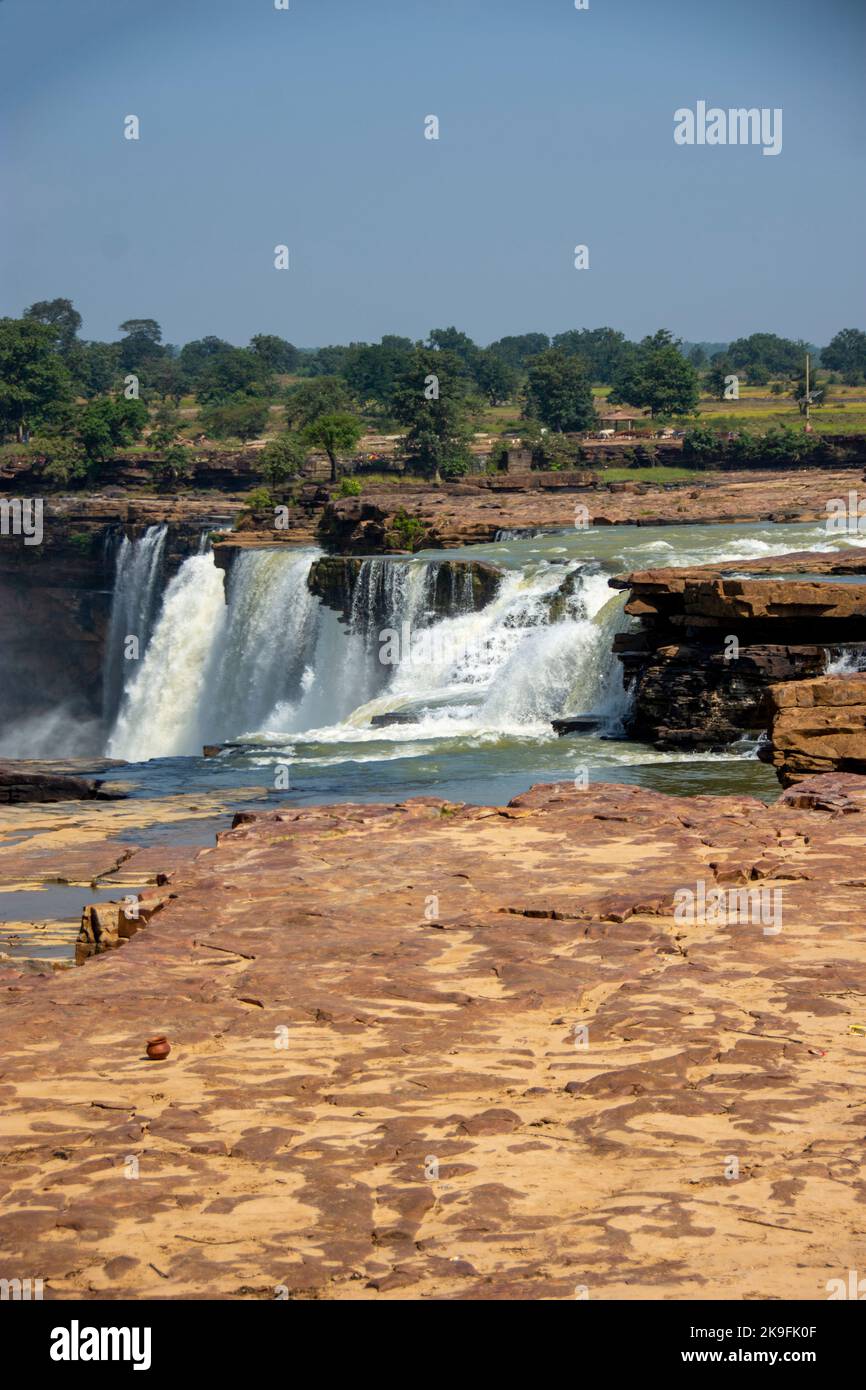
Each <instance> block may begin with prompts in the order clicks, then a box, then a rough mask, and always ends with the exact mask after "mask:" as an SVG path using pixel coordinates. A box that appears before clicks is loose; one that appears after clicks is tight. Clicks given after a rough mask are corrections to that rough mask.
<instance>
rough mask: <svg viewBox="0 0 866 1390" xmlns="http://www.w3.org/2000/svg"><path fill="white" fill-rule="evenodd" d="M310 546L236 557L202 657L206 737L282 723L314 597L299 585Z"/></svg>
mask: <svg viewBox="0 0 866 1390" xmlns="http://www.w3.org/2000/svg"><path fill="white" fill-rule="evenodd" d="M318 553H319V552H318V551H314V550H294V549H292V550H289V549H285V550H248V551H242V552H241V553H240V554H239V555H237V556H236V558H235V560H234V564H233V566H232V570H231V574H230V577H229V582H228V589H227V595H226V601H227V604H228V613H227V617H226V622H225V624H224V626H223V629H222V631H221V634H220V637H219V640H218V641H217V642H216V643H215V645H214V649H213V652H212V656H211V661H210V663H209V669H208V673H207V682H208V689H209V696H208V706H209V708H208V735H207V737H208V741H211V740H218V739H221V738H227V737H230V736H232V735H238V734H243V733H247V732H255V731H256V730H259V729H264V728H270V727H275V728H276V729H281V728H285V727H286V726H287V721H290V720H291V714H292V709H293V702H294V700H295V699H296V697H297V696H298V695H299V694H300V693H301V691H302V688H303V687H302V680H303V675H304V671H305V669H306V665H307V660H308V657H309V652H310V648H311V645H312V642H313V639H314V637H315V633H316V620H317V617H318V609H319V605H318V601H317V600H316V599H315V598H314V597H313V595H312V594H311V593H310V591H309V589H308V587H307V576H308V574H309V572H310V565H311V564H312V562H313V560H314V559H315V558H316V557H317V555H318Z"/></svg>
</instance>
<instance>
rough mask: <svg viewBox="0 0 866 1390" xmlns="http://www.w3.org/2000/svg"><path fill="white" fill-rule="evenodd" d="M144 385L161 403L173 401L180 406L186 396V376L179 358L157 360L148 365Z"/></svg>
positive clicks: (166, 357) (167, 357)
mask: <svg viewBox="0 0 866 1390" xmlns="http://www.w3.org/2000/svg"><path fill="white" fill-rule="evenodd" d="M144 381H145V385H146V386H147V387H148V388H149V390H151V391H152V392H154V394H155V395H157V396H159V397H160V399H161V400H163V401H168V400H171V401H174V403H175V405H180V402H181V399H182V397H183V396H184V395H185V394H186V387H187V382H186V376H185V374H184V370H183V367H182V366H181V362H180V358H179V357H169V356H168V355H166V356H165V357H160V358H157V360H156V361H155V362H150V363H148V365H147V367H146V369H145V376H144Z"/></svg>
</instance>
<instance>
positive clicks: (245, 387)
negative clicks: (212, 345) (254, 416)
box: [196, 347, 271, 405]
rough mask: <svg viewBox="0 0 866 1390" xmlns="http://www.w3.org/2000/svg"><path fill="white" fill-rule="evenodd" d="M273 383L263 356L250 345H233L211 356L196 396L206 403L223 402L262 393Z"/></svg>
mask: <svg viewBox="0 0 866 1390" xmlns="http://www.w3.org/2000/svg"><path fill="white" fill-rule="evenodd" d="M270 384H271V382H270V373H269V371H268V369H267V367H266V366H265V365H264V363H263V361H262V359H261V358H260V357H257V356H256V354H255V353H254V352H250V351H249V349H248V348H234V347H233V348H229V349H228V350H227V351H224V352H218V353H214V354H213V355H212V356H211V358H210V360H209V361H208V363H207V365H206V366H205V367H203V368H202V371H201V373H200V374H199V378H198V382H197V385H196V396H197V397H198V399H199V401H200V402H201V403H202V405H222V404H225V403H226V402H227V401H230V400H235V399H236V398H237V397H239V396H262V395H264V394H266V392H267V391H268V389H269V387H270Z"/></svg>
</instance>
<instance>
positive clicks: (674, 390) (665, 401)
mask: <svg viewBox="0 0 866 1390" xmlns="http://www.w3.org/2000/svg"><path fill="white" fill-rule="evenodd" d="M699 399H700V387H699V383H698V374H697V372H696V371H695V369H694V367H693V366H692V364H691V362H688V361H687V360H686V359H685V357H683V355H682V353H681V352H680V350H679V345H678V344H677V343H676V341H675V340H674V338H673V337H672V335H671V334H670V333H669V332H668V330H667V329H666V328H660V329H659V330H658V332H657V333H653V334H651V335H650V336H649V337H646V338H644V339H643V340H642V342H640V343H639V344H638V345H637V347H636V348H635V349H633V350H632V351H630V352H629V353H628V354H627V356H626V357H625V359H624V362H623V365H622V367H621V369H620V370H619V371H618V372H617V375H616V377H615V379H614V383H613V389H612V391H611V393H610V401H611V404H612V405H625V404H628V405H636V406H641V407H647V408H648V409H649V412H650V415H691V414H692V412H693V411H694V410H695V408H696V406H697V404H698V401H699Z"/></svg>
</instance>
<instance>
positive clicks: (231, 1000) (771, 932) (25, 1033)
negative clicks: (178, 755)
mask: <svg viewBox="0 0 866 1390" xmlns="http://www.w3.org/2000/svg"><path fill="white" fill-rule="evenodd" d="M125 806H128V803H118V804H117V806H116V807H115V808H111V807H103V808H101V810H100V812H99V813H100V814H103V813H106V814H110V815H116V814H120V812H121V807H125ZM55 812H56V808H45V809H44V810H42V811H40V813H39V814H41V815H48V814H49V813H55ZM96 813H97V812H96V808H94V811H93V813H92V814H96ZM864 813H866V782H864V779H862V778H858V777H854V776H845V775H831V776H824V777H819V778H816V779H813V780H811V781H806V782H803V783H801V784H800V785H798V786H797V787H796V788H792V789H791V791H789V792H787V793H785V794H783V796H782V797H781V799H780V800H779V801H778V802H777V804H775V805H774V806H772V807H769V808H767V807H766V806H764V805H763V804H762V803H761V802H758V801H754V800H751V799H749V798H746V797H721V798H710V797H703V796H699V797H695V798H676V797H665V796H663V795H659V794H656V793H653V792H649V791H646V790H643V789H639V788H634V787H624V786H614V785H599V784H595V785H593V786H592V787H590V788H588V789H586V790H576V789H575V788H574V787H573V786H571V785H570V784H566V785H560V786H544V787H537V788H535V789H534V790H533V791H531V792H528V793H526V794H525V795H523V796H520V797H517V798H516V799H515V800H514V801H513V802H512V803H511V805H509V806H507V807H478V806H475V807H469V806H461V805H458V804H453V803H447V802H443V801H441V800H436V799H432V798H425V799H420V800H415V801H409V802H404V803H402V804H399V805H379V806H370V805H366V806H351V805H344V806H322V807H309V808H291V807H290V806H288V805H286V806H285V807H284V809H282V810H280V811H278V812H276V813H275V814H271V815H267V816H264V817H256V816H253V815H250V814H242V815H241V816H240V817H239V824H238V826H237V828H236V829H234V830H233V831H231V832H229V833H227V834H224V835H223V836H221V838H220V840H219V843H218V845H217V847H216V848H212V849H208V850H204V851H201V852H199V853H198V854H197V855H196V856H195V857H192V858H189V859H188V860H186V861H185V862H184V861H179V862H178V863H177V864H175V865H174V866H173V874H172V878H171V884H170V889H171V892H172V893H173V894H174V895H175V896H174V897H172V898H171V899H170V900H169V901H168V902H167V904H166V906H165V907H164V908H163V910H162V911H161V912H159V914H158V915H157V916H156V917H154V918H153V920H151V921H150V922H149V923H147V925H145V926H144V927H143V929H142V930H140V931H138V932H137V934H136V935H135V936H134V937H133V938H132V939H131V940H130V941H128V942H127V943H126V944H124V945H122V946H121V947H120V948H119V949H117V950H114V951H110V952H108V953H107V954H105V955H102V956H98V957H95V958H93V959H91V960H89V961H88V962H87V963H86V964H85V965H84V966H82V967H81V968H80V969H78V970H75V971H67V972H65V973H63V974H61V975H55V976H53V977H51V976H49V977H42V978H32V977H22V976H21V975H20V974H18V973H16V971H15V970H14V968H12V967H10V966H8V965H7V966H6V967H4V970H3V978H2V982H0V988H2V995H3V1008H2V1010H0V1040H2V1056H3V1062H2V1064H0V1096H2V1110H0V1114H2V1118H0V1130H2V1143H3V1151H4V1162H3V1165H2V1168H0V1200H2V1205H3V1213H4V1215H3V1226H4V1242H3V1243H4V1255H5V1257H4V1270H3V1272H4V1273H6V1272H7V1270H6V1266H7V1265H8V1266H9V1267H10V1270H11V1269H12V1267H14V1270H16V1271H25V1270H26V1271H38V1272H39V1274H40V1275H41V1276H42V1277H43V1278H44V1280H45V1290H46V1297H54V1298H64V1297H67V1298H71V1297H93V1298H96V1297H109V1298H111V1297H136V1298H150V1297H211V1298H212V1297H221V1296H222V1297H240V1298H245V1297H246V1298H264V1299H271V1298H274V1297H280V1296H283V1295H284V1294H288V1296H289V1297H291V1298H301V1299H305V1298H317V1299H321V1298H325V1299H373V1298H389V1299H390V1298H414V1297H418V1296H421V1297H438V1298H446V1299H454V1298H470V1299H472V1298H485V1299H489V1298H493V1299H497V1298H505V1299H509V1298H515V1297H521V1298H530V1299H533V1298H571V1297H574V1296H575V1293H576V1292H579V1291H580V1290H588V1292H589V1296H590V1297H591V1298H594V1299H606V1298H625V1299H634V1298H647V1297H668V1298H671V1297H673V1298H678V1299H682V1298H698V1299H702V1298H710V1297H728V1298H759V1299H767V1298H774V1297H777V1298H784V1297H791V1298H798V1299H815V1298H824V1297H826V1282H827V1280H828V1279H830V1278H834V1277H844V1276H845V1271H847V1270H848V1269H849V1268H852V1269H853V1268H856V1267H857V1265H858V1261H859V1253H858V1252H859V1249H860V1243H861V1235H862V1231H861V1222H862V1200H861V1196H862V1194H861V1191H860V1188H861V1182H860V1174H861V1166H862V1134H863V1125H864V1122H866V1115H864V1110H863V1105H862V1090H863V1085H864V1080H866V1054H864V1048H866V1011H864V1001H866V983H864V982H866V942H864V938H863V932H862V908H863V895H864V887H866V879H864V877H863V867H862V845H863V830H862V827H861V821H862V819H863V816H864ZM17 814H18V815H19V816H23V815H24V814H25V809H24V808H19V809H18V810H17ZM29 814H36V812H30V813H29ZM166 867H169V866H168V865H167V866H166ZM701 884H703V885H704V889H705V891H706V892H707V893H710V892H712V891H713V890H716V889H721V890H722V891H724V892H726V893H727V892H731V891H736V890H738V889H740V888H748V887H751V888H752V889H758V890H760V889H764V890H765V892H766V893H768V894H773V893H778V894H779V895H780V899H781V904H782V911H781V917H780V916H779V914H778V913H776V914H775V915H774V916H773V922H774V925H773V927H771V928H769V929H768V928H767V927H766V923H764V925H762V924H761V921H760V920H758V918H753V919H751V920H737V921H730V920H728V921H721V922H720V921H709V920H700V919H699V918H693V920H685V921H684V920H682V913H681V912H679V911H678V909H677V901H678V899H677V897H675V895H677V894H679V895H680V896H681V895H682V892H683V890H686V891H687V892H698V891H699V890H700V885H701ZM755 901H756V902H760V898H758V899H755ZM768 920H769V919H768ZM777 927H780V928H781V930H777ZM157 1033H165V1034H166V1035H167V1036H168V1038H169V1040H170V1042H171V1047H172V1051H171V1054H170V1056H169V1057H168V1059H167V1060H166V1061H162V1062H152V1061H149V1060H147V1058H146V1056H145V1050H144V1046H145V1042H146V1040H147V1039H148V1038H149V1037H152V1036H154V1035H155V1034H157Z"/></svg>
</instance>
